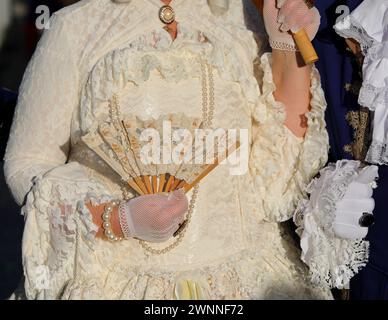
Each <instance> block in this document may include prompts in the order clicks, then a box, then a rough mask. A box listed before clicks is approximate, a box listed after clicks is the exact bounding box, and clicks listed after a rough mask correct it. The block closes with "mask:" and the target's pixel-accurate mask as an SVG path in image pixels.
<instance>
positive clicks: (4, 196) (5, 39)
mask: <svg viewBox="0 0 388 320" xmlns="http://www.w3.org/2000/svg"><path fill="white" fill-rule="evenodd" d="M75 2H77V0H51V1H48V0H47V1H44V0H0V90H1V91H0V116H1V118H0V131H1V133H0V136H1V139H0V143H1V145H0V156H1V158H0V160H1V163H0V168H1V170H0V221H1V223H0V299H6V298H8V297H9V296H10V295H11V294H12V292H13V291H14V290H15V288H16V287H17V286H18V284H19V282H20V279H21V276H22V265H21V238H22V232H23V217H22V216H21V215H20V208H19V207H18V206H17V205H16V204H15V203H14V201H13V199H12V196H11V195H10V193H9V191H8V188H7V186H6V184H5V181H4V175H3V161H2V159H3V151H4V147H5V143H6V138H7V137H6V135H7V132H8V129H9V125H10V122H11V121H12V114H13V110H14V107H15V103H16V100H15V98H16V95H17V92H18V89H19V85H20V82H21V80H22V77H23V73H24V70H25V68H26V66H27V63H28V61H29V59H30V58H31V55H32V54H33V52H34V50H35V47H36V44H37V42H38V40H39V38H40V36H41V33H42V30H40V29H39V28H37V25H36V21H37V19H38V17H39V16H40V15H41V13H36V8H37V7H38V6H41V5H45V6H47V8H48V9H49V12H50V14H52V13H53V12H55V11H57V10H59V9H61V8H62V7H64V6H67V5H70V4H73V3H75Z"/></svg>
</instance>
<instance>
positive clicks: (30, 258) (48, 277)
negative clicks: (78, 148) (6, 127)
mask: <svg viewBox="0 0 388 320" xmlns="http://www.w3.org/2000/svg"><path fill="white" fill-rule="evenodd" d="M88 199H89V200H91V201H92V203H93V202H94V204H97V203H103V202H106V201H109V200H112V197H111V196H110V195H109V192H108V191H107V189H106V187H105V186H104V185H102V184H101V183H100V182H97V181H93V180H91V179H90V178H89V177H88V175H87V172H86V171H85V170H84V168H83V167H82V166H81V165H80V164H79V163H77V162H71V163H67V164H65V165H62V166H60V167H57V168H55V169H53V170H51V171H49V172H47V173H45V174H43V175H39V176H37V177H36V178H35V179H34V181H33V187H32V189H31V191H30V192H29V194H28V195H27V201H26V204H25V205H24V206H23V207H22V213H23V214H24V215H25V220H26V222H25V229H24V235H23V243H22V257H23V266H24V273H25V278H26V281H25V293H26V296H27V297H28V298H29V299H56V298H57V296H56V295H57V293H58V292H59V290H60V288H62V287H63V284H64V283H67V282H68V281H69V280H70V279H73V278H74V277H75V273H76V270H75V268H74V266H75V261H76V259H78V254H77V250H76V246H77V243H78V242H79V241H80V240H81V239H83V240H85V241H84V242H85V243H86V245H87V246H88V247H89V248H90V249H91V250H93V247H94V241H95V240H94V239H95V234H96V232H97V227H96V226H95V225H94V223H93V221H92V217H91V214H90V212H89V210H88V209H87V208H86V206H85V205H84V202H85V201H87V200H88ZM82 259H88V257H87V256H85V257H82ZM42 279H43V281H42Z"/></svg>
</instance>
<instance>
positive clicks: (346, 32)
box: [334, 0, 388, 53]
mask: <svg viewBox="0 0 388 320" xmlns="http://www.w3.org/2000/svg"><path fill="white" fill-rule="evenodd" d="M387 8H388V4H387V2H386V1H385V0H365V1H363V2H362V3H361V4H360V5H359V6H358V7H357V8H356V9H355V10H354V11H353V12H352V13H351V14H349V15H347V16H345V18H343V19H342V20H339V21H338V22H337V23H336V24H335V26H334V29H335V31H336V32H337V33H338V34H339V35H340V36H342V37H344V38H352V39H355V40H357V42H359V43H360V45H361V48H362V49H363V51H364V53H366V52H367V50H368V49H369V48H371V47H372V46H373V45H374V44H375V43H379V42H381V41H382V38H383V30H382V26H383V24H384V19H385V17H384V16H385V13H386V10H387Z"/></svg>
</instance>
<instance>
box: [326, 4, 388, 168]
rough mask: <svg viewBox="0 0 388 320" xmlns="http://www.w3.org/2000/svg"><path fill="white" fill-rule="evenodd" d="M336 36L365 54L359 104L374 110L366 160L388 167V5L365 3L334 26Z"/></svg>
mask: <svg viewBox="0 0 388 320" xmlns="http://www.w3.org/2000/svg"><path fill="white" fill-rule="evenodd" d="M334 28H335V30H336V31H337V33H338V34H339V35H341V36H343V37H345V38H354V39H356V40H357V41H358V42H359V43H360V44H361V47H362V48H363V52H364V54H365V59H364V65H363V83H362V87H361V90H360V95H359V99H358V102H359V104H360V105H362V106H364V107H367V108H369V109H370V110H371V111H374V115H373V117H374V120H373V139H372V143H371V146H370V148H369V150H368V153H367V156H366V161H367V162H369V163H374V164H380V165H383V164H388V150H387V148H386V146H387V143H388V130H387V127H388V108H387V106H388V89H387V88H388V75H387V70H388V53H387V52H388V3H387V2H386V1H383V0H373V1H372V0H366V1H363V3H362V4H361V5H360V6H358V7H357V8H356V9H355V10H354V11H353V12H352V13H351V14H350V15H349V16H347V17H346V18H345V19H343V20H342V21H340V22H338V23H337V24H336V25H335V27H334Z"/></svg>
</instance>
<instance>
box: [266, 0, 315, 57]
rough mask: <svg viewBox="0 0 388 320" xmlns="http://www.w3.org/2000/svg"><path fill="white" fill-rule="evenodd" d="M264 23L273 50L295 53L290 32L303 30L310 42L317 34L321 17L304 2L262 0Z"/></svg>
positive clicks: (297, 0) (302, 0)
mask: <svg viewBox="0 0 388 320" xmlns="http://www.w3.org/2000/svg"><path fill="white" fill-rule="evenodd" d="M263 15H264V23H265V28H266V30H267V33H268V36H269V42H270V45H271V47H272V48H273V49H279V50H284V51H297V48H296V45H295V41H294V39H293V37H292V35H291V33H290V32H289V31H291V32H293V33H296V32H298V31H299V30H300V29H305V30H306V32H307V34H308V36H309V38H310V40H313V39H314V37H315V35H316V34H317V32H318V28H319V25H320V20H321V16H320V14H319V12H318V10H317V8H311V9H309V8H308V6H307V5H306V3H305V1H304V0H264V10H263Z"/></svg>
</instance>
